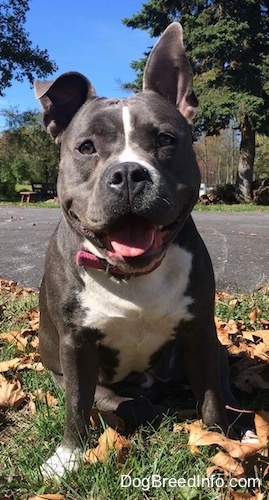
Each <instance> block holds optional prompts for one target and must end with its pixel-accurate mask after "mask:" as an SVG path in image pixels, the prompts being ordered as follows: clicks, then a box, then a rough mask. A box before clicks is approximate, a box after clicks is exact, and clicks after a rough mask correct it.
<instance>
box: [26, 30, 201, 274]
mask: <svg viewBox="0 0 269 500" xmlns="http://www.w3.org/2000/svg"><path fill="white" fill-rule="evenodd" d="M35 92H36V96H37V98H38V99H40V102H41V105H42V107H43V109H44V124H45V126H46V128H47V130H48V132H49V133H50V134H51V135H52V136H53V137H54V138H55V140H56V141H57V142H59V143H61V162H60V169H59V177H58V195H59V199H60V203H61V206H62V208H63V212H64V215H65V217H66V219H67V221H68V223H69V224H70V226H71V227H72V228H73V230H74V231H76V232H77V233H78V235H79V236H80V237H81V246H82V247H83V248H82V249H84V250H85V251H86V252H89V254H90V252H91V253H93V254H94V255H95V256H96V258H98V259H102V260H104V261H105V262H107V263H108V265H109V266H112V267H113V268H114V269H117V270H119V272H122V273H124V274H126V275H128V274H133V273H136V272H148V271H150V270H151V269H153V268H154V267H155V266H156V265H157V264H158V263H159V262H161V260H162V258H163V256H164V255H165V252H166V250H167V248H168V246H169V244H170V243H171V242H172V241H173V240H174V239H175V237H176V235H177V233H178V231H179V230H180V228H181V227H182V225H183V224H184V222H185V221H186V219H187V218H188V216H189V214H190V212H191V210H192V208H193V206H194V204H195V202H196V199H197V196H198V191H199V184H200V173H199V169H198V166H197V163H196V159H195V155H194V153H193V149H192V139H191V130H190V125H191V124H192V120H193V118H194V116H195V114H196V110H197V99H196V97H195V95H194V93H193V90H192V71H191V67H190V64H189V61H188V59H187V57H186V54H185V49H184V45H183V39H182V29H181V26H180V24H178V23H173V24H171V25H170V26H169V27H168V28H167V29H166V30H165V32H164V33H163V35H162V36H161V38H160V40H159V41H158V43H157V44H156V45H155V47H154V48H153V50H152V52H151V54H150V56H149V58H148V61H147V64H146V68H145V72H144V82H143V92H141V93H139V94H136V95H134V96H133V97H131V98H128V99H121V100H119V99H106V98H98V97H97V96H96V94H95V90H94V88H93V86H92V85H91V83H90V82H89V81H88V80H87V78H86V77H84V76H83V75H81V74H80V73H75V72H71V73H65V74H63V75H62V76H60V77H59V78H57V79H56V80H54V81H53V82H36V83H35Z"/></svg>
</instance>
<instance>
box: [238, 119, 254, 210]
mask: <svg viewBox="0 0 269 500" xmlns="http://www.w3.org/2000/svg"><path fill="white" fill-rule="evenodd" d="M254 158H255V130H253V128H252V126H251V123H250V120H249V117H248V115H245V116H244V119H243V121H242V124H241V143H240V152H239V163H238V171H237V179H236V195H237V199H238V201H241V202H244V203H249V202H250V201H251V199H252V192H251V183H252V179H253V165H254Z"/></svg>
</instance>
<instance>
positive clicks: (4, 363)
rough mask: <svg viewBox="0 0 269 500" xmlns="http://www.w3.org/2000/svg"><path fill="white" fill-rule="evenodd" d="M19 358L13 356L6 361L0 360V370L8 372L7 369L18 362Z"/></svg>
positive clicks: (15, 365)
mask: <svg viewBox="0 0 269 500" xmlns="http://www.w3.org/2000/svg"><path fill="white" fill-rule="evenodd" d="M20 360H21V358H13V359H8V360H6V361H0V372H2V373H4V372H8V371H9V370H13V369H14V368H16V367H17V366H18V364H19V363H20Z"/></svg>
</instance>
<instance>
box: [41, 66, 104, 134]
mask: <svg viewBox="0 0 269 500" xmlns="http://www.w3.org/2000/svg"><path fill="white" fill-rule="evenodd" d="M34 90H35V96H36V98H37V99H39V101H40V103H41V106H42V108H43V110H44V114H43V122H44V125H45V127H46V129H47V131H48V132H49V133H50V135H52V137H54V139H55V141H56V142H58V143H60V142H61V136H62V133H63V132H64V130H65V129H66V128H67V126H68V124H69V123H70V121H71V120H72V118H73V116H74V115H75V113H76V112H77V111H78V109H79V108H80V107H81V106H82V104H84V102H85V101H86V100H87V98H88V97H94V96H95V95H96V94H95V90H94V88H93V86H92V84H91V83H90V82H89V80H88V79H87V78H86V77H85V76H83V75H82V74H81V73H77V72H69V73H64V74H63V75H61V76H59V77H58V78H56V80H53V81H48V82H46V81H36V82H34Z"/></svg>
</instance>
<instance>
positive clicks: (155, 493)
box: [0, 291, 269, 500]
mask: <svg viewBox="0 0 269 500" xmlns="http://www.w3.org/2000/svg"><path fill="white" fill-rule="evenodd" d="M36 306H37V294H26V295H25V296H18V297H16V298H13V299H11V298H10V295H9V294H7V293H5V292H2V293H0V311H2V314H1V315H0V331H1V332H5V331H10V330H14V329H21V328H24V327H27V320H26V313H27V311H29V309H32V308H35V307H36ZM254 306H258V307H259V308H261V309H262V316H263V317H264V318H266V317H267V318H268V297H267V298H266V295H265V293H264V292H262V291H258V292H256V293H255V294H252V295H248V296H240V300H238V302H237V303H236V304H234V305H231V304H230V303H229V299H228V298H227V300H223V301H218V303H217V311H216V312H217V314H218V315H220V316H221V317H222V318H223V319H224V320H228V319H230V318H237V317H238V318H240V319H242V320H244V322H245V323H246V325H249V314H250V312H251V310H252V308H253V307H254ZM268 319H269V318H268ZM249 326H250V325H249ZM0 349H1V359H9V358H12V357H13V356H15V355H18V353H16V349H15V348H14V347H10V345H8V344H7V343H5V342H3V343H2V345H1V344H0ZM16 376H17V377H18V378H19V380H20V381H21V383H22V386H23V389H24V391H25V392H27V393H28V394H30V393H32V392H33V391H35V390H36V389H38V388H39V389H40V388H41V389H42V390H43V391H44V392H46V391H50V392H51V393H52V394H53V395H54V396H56V397H57V398H58V401H59V405H58V407H56V408H50V407H49V406H47V405H46V404H45V403H41V402H39V403H37V413H36V415H31V414H30V413H29V409H28V406H27V405H24V406H22V407H21V408H19V409H18V410H11V409H10V410H8V411H7V412H2V413H1V412H0V430H1V434H0V498H1V500H2V499H6V498H8V499H10V500H11V499H12V500H13V499H14V500H27V499H29V497H31V496H34V495H35V494H38V493H39V494H42V493H43V494H45V493H50V494H52V493H61V494H63V495H64V496H65V499H66V500H90V499H93V500H115V499H116V500H126V499H129V500H140V499H141V500H153V499H158V500H173V499H175V500H177V499H181V500H191V499H195V500H213V499H217V498H225V497H220V496H219V494H220V493H219V492H217V490H214V489H213V488H212V487H207V486H206V485H205V484H204V485H203V486H194V485H193V483H192V484H191V485H189V486H188V485H186V486H185V487H184V488H178V487H176V488H173V487H171V486H170V487H169V485H166V486H165V487H159V488H156V487H150V484H149V481H150V479H151V478H152V476H153V475H158V476H160V477H161V478H162V480H165V478H167V479H170V478H175V479H181V480H182V481H184V480H185V481H186V482H187V480H190V478H195V479H196V480H197V478H198V477H199V478H200V481H205V478H206V467H207V466H208V465H209V463H208V461H207V457H208V456H210V455H211V454H212V452H215V449H214V448H212V447H209V448H206V447H203V448H202V449H201V454H199V455H193V454H191V453H190V451H189V450H188V446H187V441H188V436H187V434H186V433H185V432H184V431H181V432H180V433H174V432H172V424H173V421H172V419H168V418H167V419H165V420H164V421H163V422H162V424H161V426H160V427H159V428H158V429H155V428H154V427H153V426H147V427H143V428H140V429H139V430H138V431H137V432H136V433H135V434H134V435H133V436H132V449H131V450H130V451H129V452H128V455H127V458H126V461H125V463H124V464H122V465H120V464H119V463H118V462H117V459H116V455H115V453H113V452H112V453H111V455H110V456H109V458H108V460H107V461H106V462H105V463H103V464H102V463H98V464H96V465H89V464H88V465H83V466H82V467H81V468H80V469H79V471H78V472H76V473H73V474H68V475H67V476H66V477H65V478H64V479H62V480H61V481H59V482H55V481H48V482H44V480H43V478H42V476H41V474H40V469H39V467H40V464H41V463H42V462H43V461H44V460H45V459H46V458H48V457H49V456H50V455H51V454H52V453H53V451H54V450H55V448H56V446H57V445H58V444H59V442H60V440H61V437H62V433H63V427H64V413H65V412H64V394H63V392H62V391H61V390H60V389H59V388H56V387H55V386H54V384H53V383H52V379H51V376H50V374H49V373H47V372H39V373H38V372H35V371H33V370H29V371H22V372H18V373H17V374H16ZM6 377H9V378H10V379H12V378H13V377H14V373H12V372H8V373H7V374H6ZM265 392H269V391H265ZM99 435H100V430H98V429H91V433H90V436H91V437H90V446H96V444H97V439H98V437H99ZM128 475H129V477H130V478H131V480H132V484H131V485H130V486H129V487H128V488H124V487H122V485H121V478H122V477H123V476H128ZM157 479H158V478H157ZM125 480H126V479H125ZM193 482H194V479H193ZM125 484H126V483H125ZM5 495H6V496H5Z"/></svg>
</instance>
